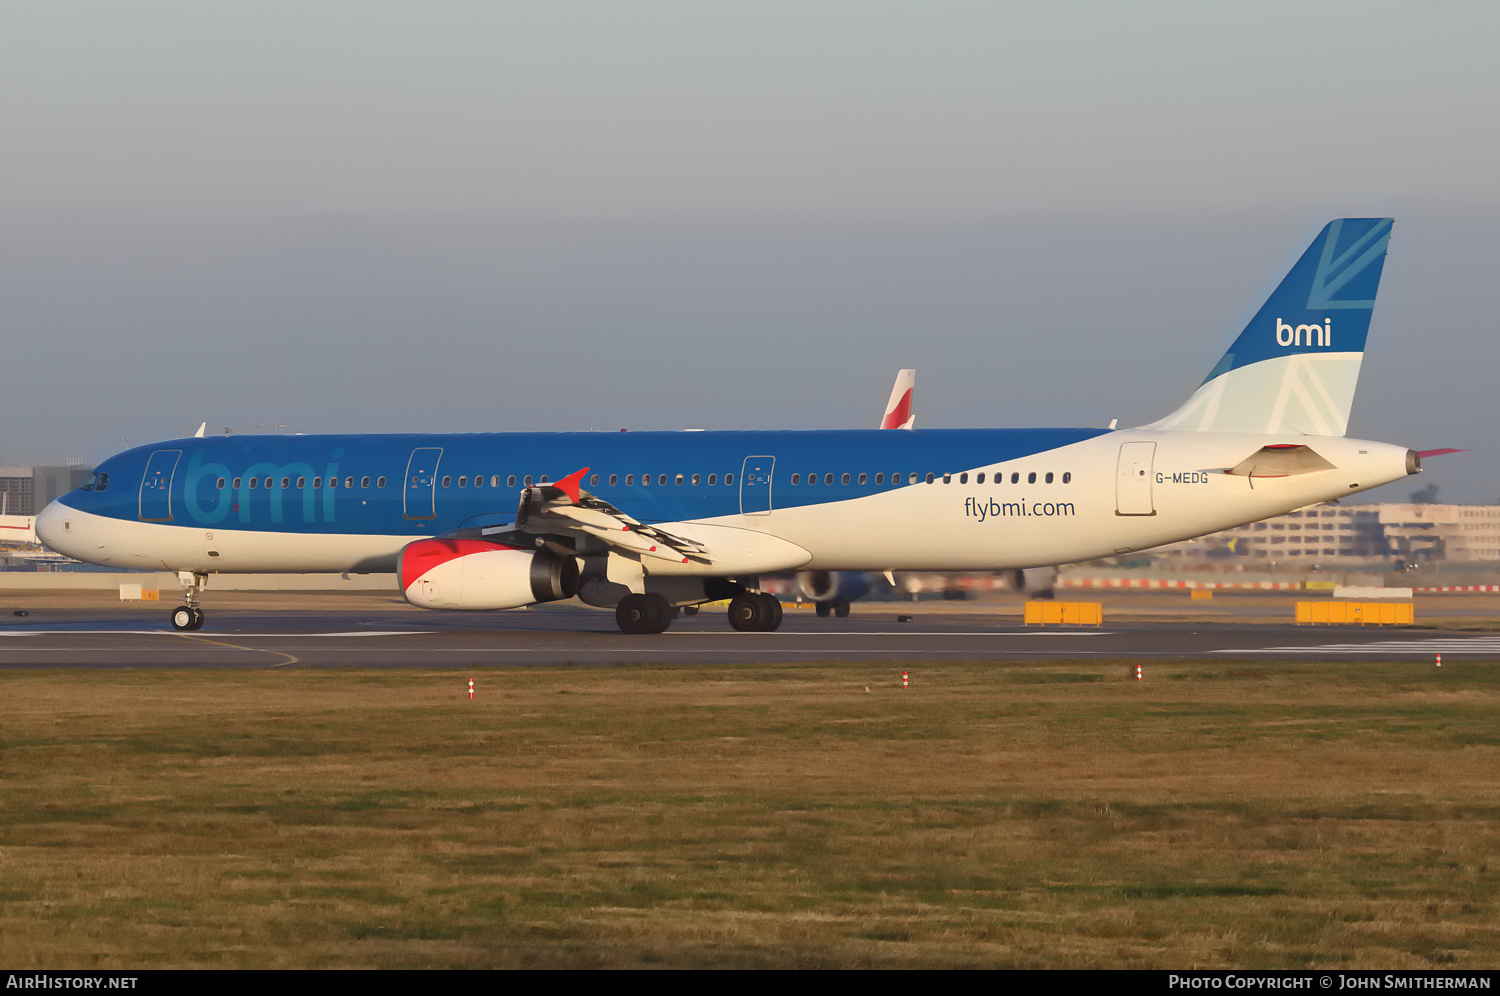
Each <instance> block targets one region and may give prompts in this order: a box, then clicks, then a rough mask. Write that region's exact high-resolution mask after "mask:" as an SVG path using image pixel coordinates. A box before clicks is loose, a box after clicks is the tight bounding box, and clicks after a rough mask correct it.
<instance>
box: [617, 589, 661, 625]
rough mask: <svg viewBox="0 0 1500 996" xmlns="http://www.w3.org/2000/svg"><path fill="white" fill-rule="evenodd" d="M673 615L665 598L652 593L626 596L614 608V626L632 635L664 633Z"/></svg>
mask: <svg viewBox="0 0 1500 996" xmlns="http://www.w3.org/2000/svg"><path fill="white" fill-rule="evenodd" d="M675 615H676V613H675V612H674V611H672V606H671V605H669V604H668V603H667V600H666V599H665V598H663V597H662V596H660V595H657V594H652V593H648V594H645V595H636V594H629V595H626V596H625V597H624V598H622V599H620V604H619V605H616V606H615V624H616V625H617V626H619V627H620V632H622V633H630V634H632V635H637V634H641V633H661V632H665V631H666V628H667V627H668V626H670V625H672V618H673V617H674V616H675Z"/></svg>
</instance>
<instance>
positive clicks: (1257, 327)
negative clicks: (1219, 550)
mask: <svg viewBox="0 0 1500 996" xmlns="http://www.w3.org/2000/svg"><path fill="white" fill-rule="evenodd" d="M1391 224H1392V219H1390V218H1341V219H1339V220H1337V221H1332V222H1329V223H1328V225H1327V227H1325V228H1324V229H1323V231H1322V232H1321V233H1319V235H1318V237H1317V238H1316V239H1313V242H1312V245H1310V246H1308V247H1307V251H1306V252H1304V253H1303V254H1302V258H1301V259H1299V260H1297V264H1296V265H1295V266H1293V267H1292V269H1291V272H1289V273H1288V274H1287V275H1286V279H1284V280H1283V281H1282V282H1281V285H1280V286H1279V287H1277V288H1276V290H1275V291H1274V292H1273V293H1272V294H1271V296H1270V297H1269V298H1267V299H1266V303H1265V304H1263V305H1262V306H1261V309H1260V310H1259V311H1258V312H1256V314H1255V317H1254V318H1252V319H1251V320H1250V324H1249V325H1247V326H1245V330H1244V331H1243V332H1241V333H1240V336H1239V338H1238V339H1236V340H1235V341H1234V344H1233V345H1232V346H1230V347H1229V352H1227V353H1225V354H1224V357H1223V358H1222V359H1221V360H1219V362H1218V363H1217V364H1216V365H1215V366H1214V368H1213V370H1212V371H1210V372H1209V375H1208V377H1207V379H1205V380H1204V381H1203V384H1202V386H1201V387H1199V388H1198V390H1197V391H1195V392H1194V393H1193V396H1192V397H1191V398H1189V399H1188V401H1187V404H1185V405H1183V406H1182V407H1181V408H1179V409H1177V411H1175V412H1173V413H1172V414H1171V415H1168V416H1167V417H1166V418H1164V419H1162V420H1161V421H1159V422H1153V423H1152V424H1150V425H1148V426H1143V427H1142V428H1147V429H1185V430H1195V431H1199V432H1257V433H1303V434H1307V435H1317V436H1342V435H1344V433H1345V431H1346V429H1347V427H1348V425H1349V409H1350V407H1351V406H1352V405H1353V404H1354V388H1355V385H1356V384H1357V383H1358V381H1359V366H1360V362H1361V361H1362V360H1363V359H1364V353H1365V336H1366V334H1367V333H1368V332H1369V330H1370V315H1371V313H1372V312H1373V310H1374V308H1375V292H1376V290H1377V288H1379V286H1380V273H1381V270H1382V268H1383V267H1384V266H1385V251H1386V244H1387V243H1388V242H1389V241H1390V237H1391Z"/></svg>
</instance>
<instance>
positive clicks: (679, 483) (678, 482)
mask: <svg viewBox="0 0 1500 996" xmlns="http://www.w3.org/2000/svg"><path fill="white" fill-rule="evenodd" d="M673 483H674V484H676V485H677V486H678V487H679V488H680V487H682V475H681V474H678V475H677V477H676V479H675V480H674V481H673Z"/></svg>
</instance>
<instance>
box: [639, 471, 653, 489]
mask: <svg viewBox="0 0 1500 996" xmlns="http://www.w3.org/2000/svg"><path fill="white" fill-rule="evenodd" d="M650 486H651V475H650V474H642V475H641V487H643V488H649V487H650Z"/></svg>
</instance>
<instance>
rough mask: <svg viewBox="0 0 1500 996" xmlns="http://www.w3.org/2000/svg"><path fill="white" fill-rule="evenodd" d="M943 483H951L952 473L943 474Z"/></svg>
mask: <svg viewBox="0 0 1500 996" xmlns="http://www.w3.org/2000/svg"><path fill="white" fill-rule="evenodd" d="M943 483H944V484H952V483H953V475H952V474H944V475H943Z"/></svg>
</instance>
